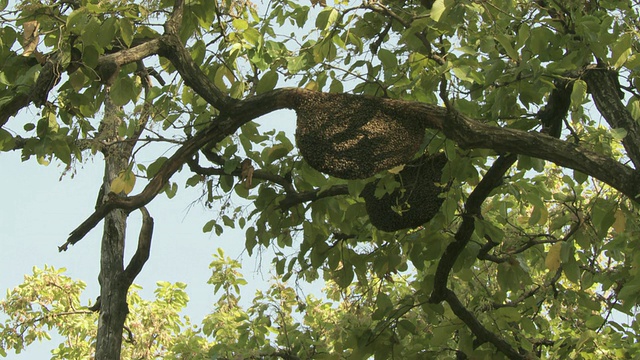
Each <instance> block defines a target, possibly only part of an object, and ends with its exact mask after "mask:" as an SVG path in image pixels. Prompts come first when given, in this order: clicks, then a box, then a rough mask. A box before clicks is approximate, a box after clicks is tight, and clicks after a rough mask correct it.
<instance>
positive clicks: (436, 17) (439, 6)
mask: <svg viewBox="0 0 640 360" xmlns="http://www.w3.org/2000/svg"><path fill="white" fill-rule="evenodd" d="M446 9H447V7H446V5H445V4H444V0H436V1H435V2H434V3H433V5H432V6H431V18H432V19H433V21H436V22H439V21H440V18H441V17H442V14H443V13H444V11H445V10H446Z"/></svg>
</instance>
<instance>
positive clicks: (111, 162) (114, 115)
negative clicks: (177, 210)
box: [96, 95, 131, 360]
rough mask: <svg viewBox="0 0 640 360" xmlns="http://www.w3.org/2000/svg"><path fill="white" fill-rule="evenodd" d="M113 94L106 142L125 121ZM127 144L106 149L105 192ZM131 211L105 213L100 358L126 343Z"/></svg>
mask: <svg viewBox="0 0 640 360" xmlns="http://www.w3.org/2000/svg"><path fill="white" fill-rule="evenodd" d="M119 111H120V109H119V108H118V107H117V106H115V105H114V104H113V103H112V102H111V100H110V99H109V96H108V95H107V97H106V99H105V115H104V118H103V120H102V124H101V126H102V128H101V134H100V135H101V137H103V138H104V139H105V142H109V140H116V137H117V129H118V125H119V124H120V122H121V120H120V118H119V114H118V112H119ZM128 148H129V146H128V145H125V144H124V143H118V142H114V143H113V144H112V145H110V146H108V147H107V148H106V150H105V152H104V156H105V159H104V160H105V170H104V179H103V184H102V187H103V191H102V192H101V193H103V194H109V193H110V184H111V182H112V181H113V179H115V178H116V177H118V174H119V173H120V171H122V170H124V169H126V167H127V165H128V163H129V156H130V154H131V153H130V150H129V149H128ZM127 216H128V213H127V212H126V211H124V210H122V209H117V210H114V211H111V212H109V213H108V214H106V216H105V219H104V220H105V221H104V230H103V234H102V245H101V250H100V275H99V277H98V280H99V282H100V318H99V320H98V335H97V339H96V359H98V360H101V359H119V358H120V350H121V346H122V329H123V328H124V321H125V319H126V317H127V312H128V309H127V290H128V285H127V284H125V283H124V282H123V276H122V274H123V272H124V265H123V261H124V241H125V232H126V226H127Z"/></svg>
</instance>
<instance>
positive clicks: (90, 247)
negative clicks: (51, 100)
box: [0, 110, 319, 359]
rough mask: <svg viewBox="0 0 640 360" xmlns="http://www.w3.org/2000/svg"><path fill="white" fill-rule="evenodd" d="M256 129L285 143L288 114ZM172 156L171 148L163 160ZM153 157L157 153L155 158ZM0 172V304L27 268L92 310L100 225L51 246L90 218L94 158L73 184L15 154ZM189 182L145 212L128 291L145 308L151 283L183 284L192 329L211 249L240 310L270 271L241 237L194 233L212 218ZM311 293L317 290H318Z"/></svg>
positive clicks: (134, 232)
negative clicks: (62, 278)
mask: <svg viewBox="0 0 640 360" xmlns="http://www.w3.org/2000/svg"><path fill="white" fill-rule="evenodd" d="M32 111H33V110H32ZM32 111H26V112H23V113H21V114H20V115H19V116H18V117H17V118H12V119H10V120H9V123H8V124H7V126H6V128H8V129H15V128H18V129H19V128H21V127H22V123H23V122H24V121H26V120H28V117H30V116H36V115H37V114H35V113H32ZM258 122H259V123H261V124H263V126H261V127H260V129H261V130H264V131H268V130H269V129H272V128H274V126H273V125H277V127H278V128H279V129H283V130H285V131H287V132H288V134H291V136H293V135H292V134H293V131H294V130H293V127H294V114H293V113H292V112H287V111H279V112H277V113H273V114H270V115H269V116H266V117H263V118H261V119H260V120H258ZM173 151H175V148H173V149H171V150H169V152H168V153H167V154H165V156H169V154H171V153H172V152H173ZM160 155H162V154H161V153H160V152H158V153H156V154H155V156H160ZM152 156H154V154H145V153H143V154H141V156H139V157H138V159H137V160H138V161H141V162H145V160H146V161H149V162H150V161H151V160H152V159H153V158H152ZM0 169H2V172H1V174H2V177H1V180H0V198H2V204H3V206H1V207H0V229H2V231H0V256H1V257H2V261H0V291H2V293H1V295H2V298H4V296H5V293H6V291H5V289H10V288H13V287H15V286H17V285H19V284H20V283H21V282H22V281H23V277H24V275H25V274H31V273H32V268H33V266H37V267H39V268H44V265H45V264H46V265H51V266H54V267H56V268H62V267H64V268H66V269H67V272H66V275H67V276H70V277H71V278H73V279H76V280H82V281H84V282H85V283H86V284H87V288H86V289H85V292H84V293H83V296H82V303H83V304H84V305H88V304H89V302H93V301H94V300H95V297H96V296H97V295H98V294H99V291H100V290H99V286H98V280H97V279H98V273H99V261H100V258H99V256H100V239H101V236H102V223H100V224H99V225H98V226H97V227H96V228H94V229H93V230H92V231H91V232H90V233H89V234H88V235H87V236H86V237H85V238H83V239H82V240H81V241H80V242H78V243H77V244H75V245H73V246H70V247H69V249H68V250H67V251H66V252H58V246H60V245H61V244H63V243H64V242H65V240H66V238H67V236H68V234H69V232H71V231H72V230H73V229H75V228H76V227H77V226H78V225H79V224H80V223H81V222H82V221H84V219H85V218H86V217H87V216H89V215H90V214H91V213H92V212H93V209H94V206H95V202H96V198H97V193H98V189H99V187H100V183H101V181H102V170H103V162H102V156H101V155H100V154H97V155H96V156H95V157H93V158H87V159H85V161H84V162H83V163H79V164H77V166H76V171H75V174H74V176H73V177H71V174H67V175H65V176H62V174H63V173H64V165H63V164H62V163H60V162H52V163H51V164H50V165H49V166H42V165H39V164H38V163H37V162H36V161H35V158H32V159H30V160H29V161H27V162H22V161H21V159H20V152H9V153H0ZM189 176H190V174H189V172H188V171H185V173H184V174H177V175H174V178H173V180H174V181H176V182H177V183H178V185H179V186H180V188H179V190H178V193H177V195H176V196H175V197H174V198H173V199H168V198H167V196H166V195H165V194H160V195H158V196H157V197H156V198H155V199H154V200H153V201H152V202H151V203H150V204H149V205H147V209H148V210H149V212H150V214H151V216H152V217H153V218H154V223H155V227H154V232H153V240H152V246H151V256H150V259H149V260H148V261H147V263H146V264H145V266H144V268H143V270H142V272H141V273H140V274H139V275H138V277H137V278H136V280H135V283H136V284H138V285H140V286H142V287H143V290H142V291H141V292H140V293H141V295H142V296H143V297H144V298H145V299H148V300H152V299H153V290H154V289H155V288H156V282H157V281H160V280H162V281H170V282H177V281H180V282H184V283H186V284H187V285H188V286H187V289H186V291H187V293H188V294H189V297H190V302H189V305H188V308H187V310H186V312H185V315H189V317H190V318H191V319H192V321H194V323H199V321H200V320H201V319H202V318H203V317H204V315H205V314H208V313H209V312H210V311H211V310H212V309H213V304H214V302H215V301H216V299H217V298H218V297H217V296H216V295H214V293H213V287H212V286H211V285H208V284H207V283H206V282H207V280H208V279H209V276H210V274H211V273H210V270H209V263H210V262H211V261H212V260H213V254H214V253H215V252H216V249H217V248H222V249H223V250H224V251H225V255H226V256H229V257H231V258H234V259H239V260H241V261H242V264H243V271H242V272H243V274H244V277H245V279H246V280H247V281H248V282H249V284H248V285H247V286H245V287H244V288H243V293H242V300H243V303H244V304H245V305H246V304H249V303H250V302H251V300H252V298H253V294H254V293H255V291H256V289H258V287H259V286H261V288H262V289H265V288H266V287H268V281H269V280H270V279H271V274H272V273H271V272H270V271H271V270H272V268H271V255H270V254H269V253H266V254H263V255H262V259H260V257H259V255H258V252H257V251H256V252H255V253H254V255H253V256H252V257H249V256H248V255H247V254H246V252H244V242H245V236H244V231H243V230H238V229H235V230H234V229H225V231H224V233H223V234H222V235H221V236H219V237H218V236H216V235H215V234H214V233H203V232H202V227H203V226H204V224H205V223H206V222H207V221H209V220H211V219H214V218H216V217H217V210H216V208H215V207H214V208H213V209H208V208H206V207H204V206H203V205H202V203H201V202H198V198H199V197H200V196H201V195H202V189H201V188H199V187H191V188H187V189H185V188H184V180H186V179H187V178H188V177H189ZM143 186H144V182H143V181H142V179H139V180H138V182H137V184H136V187H135V188H134V190H133V192H132V195H133V194H136V193H137V192H139V191H141V190H142V188H143ZM140 219H141V216H140V215H139V211H135V212H133V213H132V214H131V216H130V218H129V222H128V229H127V239H128V241H127V250H129V251H127V254H128V256H131V255H132V254H133V252H134V251H135V247H136V245H137V238H138V231H139V229H140ZM261 260H262V261H261ZM315 289H318V290H319V287H318V286H316V287H315ZM0 320H2V316H1V314H0ZM58 339H59V338H58ZM57 344H58V342H57V341H55V338H54V341H49V342H46V343H41V344H38V343H34V344H32V345H31V346H30V347H28V348H27V350H26V351H25V352H23V353H22V354H20V355H15V354H11V353H10V354H11V355H9V358H12V359H13V358H16V359H33V358H49V357H50V351H51V349H53V348H55V347H56V346H57Z"/></svg>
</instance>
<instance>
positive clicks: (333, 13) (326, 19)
mask: <svg viewBox="0 0 640 360" xmlns="http://www.w3.org/2000/svg"><path fill="white" fill-rule="evenodd" d="M338 15H339V13H338V10H336V9H335V8H332V7H326V8H324V9H323V10H322V11H320V13H319V14H318V16H317V17H316V27H317V28H318V29H320V30H327V29H328V28H329V27H330V26H332V25H333V24H334V23H335V21H336V20H337V19H338Z"/></svg>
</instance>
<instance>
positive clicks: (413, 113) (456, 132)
mask: <svg viewBox="0 0 640 360" xmlns="http://www.w3.org/2000/svg"><path fill="white" fill-rule="evenodd" d="M315 94H317V93H316V92H314V91H311V90H306V89H298V88H282V89H276V90H272V91H270V92H266V93H263V94H260V95H257V96H253V97H250V98H247V99H245V100H242V101H237V102H234V103H233V104H230V105H229V107H228V108H226V110H225V111H224V113H223V114H221V115H220V116H219V117H218V120H217V121H212V122H211V124H210V125H209V126H208V127H207V128H206V129H204V130H203V131H201V132H199V133H198V134H196V135H195V136H194V137H193V138H190V139H189V140H187V141H186V142H185V143H184V144H183V145H182V146H181V147H180V148H179V149H178V150H177V151H176V152H175V153H174V155H173V156H171V157H170V158H169V159H168V160H167V161H166V162H165V163H164V164H163V166H162V167H161V168H160V170H159V172H158V174H157V175H156V176H155V177H154V178H153V179H152V180H151V181H150V182H149V183H148V184H147V186H146V187H145V188H144V190H143V191H142V192H141V193H140V194H138V195H136V196H132V197H126V198H118V197H114V198H112V199H111V200H110V201H109V202H108V203H106V204H104V205H103V206H101V207H100V208H98V209H97V210H96V212H95V213H94V214H92V215H91V216H90V217H89V218H88V219H87V220H85V222H83V223H82V224H81V225H80V226H79V227H78V228H77V229H76V230H74V231H73V232H72V233H71V235H70V236H69V239H68V241H67V243H65V244H64V245H63V246H61V247H60V250H61V251H64V250H66V249H67V245H69V244H75V243H76V242H77V241H79V240H80V239H82V238H83V237H84V236H85V235H86V233H88V232H89V231H90V230H91V229H92V228H93V227H95V226H96V225H97V224H98V222H100V221H101V220H102V218H103V217H104V215H105V214H107V213H108V212H109V211H111V210H113V209H116V208H119V209H125V210H127V211H133V210H135V209H137V208H139V207H141V206H144V205H146V204H147V203H149V201H151V200H152V199H153V198H154V197H155V196H156V195H157V194H158V193H159V192H160V190H162V188H163V187H164V185H165V184H166V183H167V181H168V180H169V178H170V177H171V176H172V175H173V174H174V173H175V172H176V171H177V170H178V169H179V168H180V167H181V166H182V165H183V164H184V163H186V161H187V160H188V159H189V158H191V157H193V155H195V154H196V152H197V151H198V150H199V149H200V148H201V147H203V146H204V145H205V144H207V143H209V142H213V143H217V142H219V141H222V140H223V139H224V138H225V137H227V136H228V135H230V134H233V133H235V131H236V130H237V129H238V128H240V126H242V125H243V124H245V123H246V122H248V121H251V120H253V119H255V118H257V117H260V116H262V115H265V114H267V113H270V112H273V111H275V110H280V109H283V108H289V109H294V110H295V109H296V108H297V107H298V104H300V102H301V101H303V100H304V99H309V98H312V97H313V96H314V95H315ZM336 96H355V95H347V94H344V95H341V94H337V95H336ZM376 101H379V102H380V103H381V106H382V107H388V108H389V109H391V110H390V111H393V112H396V113H399V112H401V113H402V114H401V115H402V116H408V117H409V118H414V119H415V120H416V121H418V122H420V123H421V124H423V125H424V126H425V127H427V128H431V129H436V130H442V131H443V132H444V134H445V135H446V136H447V137H448V138H449V139H451V140H453V141H455V142H457V143H458V145H459V146H460V147H461V148H464V149H474V148H478V149H493V150H495V151H497V152H499V153H513V154H523V155H528V156H532V157H536V158H539V159H544V160H548V161H551V162H554V163H556V164H557V165H560V166H563V167H567V168H571V169H575V170H578V171H580V172H582V173H585V174H587V175H591V176H593V177H595V178H597V179H599V180H601V181H603V182H605V183H607V184H609V185H610V186H612V187H613V188H615V189H617V190H618V191H620V192H621V193H623V194H625V195H627V196H628V197H629V198H631V199H633V200H634V201H636V197H637V195H638V194H639V193H640V174H638V173H637V172H636V171H635V170H633V169H632V168H630V167H628V166H625V165H623V164H621V163H619V162H617V161H616V160H614V159H612V158H609V157H607V156H604V155H601V154H598V153H596V152H593V151H591V150H588V149H585V148H584V147H582V146H579V145H576V144H572V143H569V142H566V141H562V140H559V139H555V138H553V137H551V136H548V135H545V134H538V133H530V132H525V131H521V130H514V129H508V128H500V127H496V126H491V125H487V124H484V123H481V122H479V121H476V120H473V119H471V118H468V117H466V116H464V115H461V114H456V115H454V116H447V110H446V109H445V108H443V107H440V106H436V105H431V104H424V103H418V102H410V101H402V100H393V99H383V98H376Z"/></svg>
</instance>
